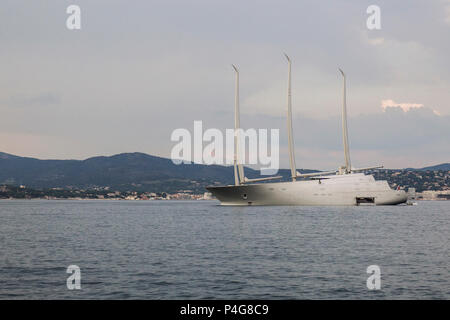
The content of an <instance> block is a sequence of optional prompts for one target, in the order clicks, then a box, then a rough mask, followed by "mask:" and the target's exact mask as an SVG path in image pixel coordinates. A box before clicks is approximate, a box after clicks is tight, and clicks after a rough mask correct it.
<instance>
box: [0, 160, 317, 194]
mask: <svg viewBox="0 0 450 320" xmlns="http://www.w3.org/2000/svg"><path fill="white" fill-rule="evenodd" d="M245 170H246V176H247V177H249V178H256V177H259V176H260V173H259V171H258V170H253V169H250V168H246V169H245ZM302 172H314V170H302ZM280 174H282V175H283V174H284V175H286V176H288V170H280ZM233 182H234V178H233V168H232V167H230V166H228V167H226V166H219V165H200V164H180V165H175V164H174V163H173V162H172V161H171V160H170V159H166V158H161V157H156V156H151V155H148V154H144V153H138V152H136V153H122V154H117V155H113V156H110V157H93V158H89V159H86V160H40V159H35V158H27V157H18V156H14V155H10V154H7V153H0V184H8V185H26V186H28V187H31V188H77V189H89V188H96V187H109V188H111V189H113V190H120V191H129V190H136V191H151V192H162V191H163V192H176V191H178V190H184V189H190V190H193V191H194V192H204V191H205V189H204V187H205V186H207V185H211V184H231V183H233Z"/></svg>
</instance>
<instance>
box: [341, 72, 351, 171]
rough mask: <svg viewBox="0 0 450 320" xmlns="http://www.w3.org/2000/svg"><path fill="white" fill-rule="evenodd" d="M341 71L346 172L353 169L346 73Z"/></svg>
mask: <svg viewBox="0 0 450 320" xmlns="http://www.w3.org/2000/svg"><path fill="white" fill-rule="evenodd" d="M339 71H340V72H341V74H342V77H343V78H344V86H343V91H344V92H343V95H344V97H343V101H342V140H343V142H344V154H345V173H350V172H351V171H352V168H351V163H350V152H349V150H348V129H347V100H346V84H345V73H344V71H342V70H341V69H339Z"/></svg>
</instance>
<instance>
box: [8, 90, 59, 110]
mask: <svg viewBox="0 0 450 320" xmlns="http://www.w3.org/2000/svg"><path fill="white" fill-rule="evenodd" d="M5 102H6V104H7V105H8V106H12V107H19V108H26V107H35V106H48V105H55V104H59V103H61V97H60V96H58V95H56V94H54V93H51V92H42V93H36V94H20V95H13V96H10V97H9V99H6V101H5Z"/></svg>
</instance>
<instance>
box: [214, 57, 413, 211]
mask: <svg viewBox="0 0 450 320" xmlns="http://www.w3.org/2000/svg"><path fill="white" fill-rule="evenodd" d="M285 56H286V59H287V61H288V88H287V129H288V144H289V163H290V169H291V181H287V182H265V183H260V182H262V181H265V180H275V179H280V178H281V177H280V176H276V177H266V178H258V179H248V178H247V177H245V173H244V167H243V165H242V161H241V159H240V158H239V155H240V152H239V151H240V150H239V148H240V146H239V141H240V140H239V132H240V130H238V129H240V112H239V71H238V69H237V67H236V66H234V65H233V68H234V71H235V75H236V79H235V109H234V112H235V121H234V125H235V133H236V134H235V139H234V143H235V144H234V147H235V149H234V177H235V184H234V185H228V186H210V187H207V188H206V189H207V190H208V191H210V192H211V193H212V194H213V195H214V196H215V197H216V198H217V199H218V200H219V201H220V203H221V205H233V206H249V205H314V206H327V205H328V206H337V205H344V206H345V205H346V206H354V205H361V204H371V205H396V204H400V203H405V202H406V201H407V194H406V192H405V191H404V190H393V189H391V188H390V186H389V184H388V182H387V181H386V180H381V181H377V180H375V178H374V177H373V176H372V175H367V174H364V171H367V170H372V169H378V168H382V166H376V167H368V168H360V169H355V168H352V166H351V162H350V151H349V143H348V130H347V106H346V104H347V103H346V77H345V73H344V72H343V71H342V70H341V69H339V71H340V73H341V74H342V77H343V102H342V138H343V145H344V156H345V165H344V166H341V167H339V168H338V169H337V170H334V171H327V172H317V173H309V174H300V173H299V172H298V171H297V169H296V164H295V154H294V140H293V130H292V97H291V65H292V63H291V59H290V58H289V57H288V56H287V55H286V54H285Z"/></svg>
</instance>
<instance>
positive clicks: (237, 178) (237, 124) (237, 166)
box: [232, 64, 245, 186]
mask: <svg viewBox="0 0 450 320" xmlns="http://www.w3.org/2000/svg"><path fill="white" fill-rule="evenodd" d="M232 67H233V69H234V71H235V73H236V82H235V91H234V184H235V185H237V186H238V185H240V184H241V183H243V182H244V177H245V175H244V167H243V165H242V161H241V159H240V152H241V151H240V146H239V144H240V134H239V132H240V129H241V121H240V114H239V112H240V111H239V70H238V68H236V66H235V65H234V64H232Z"/></svg>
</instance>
